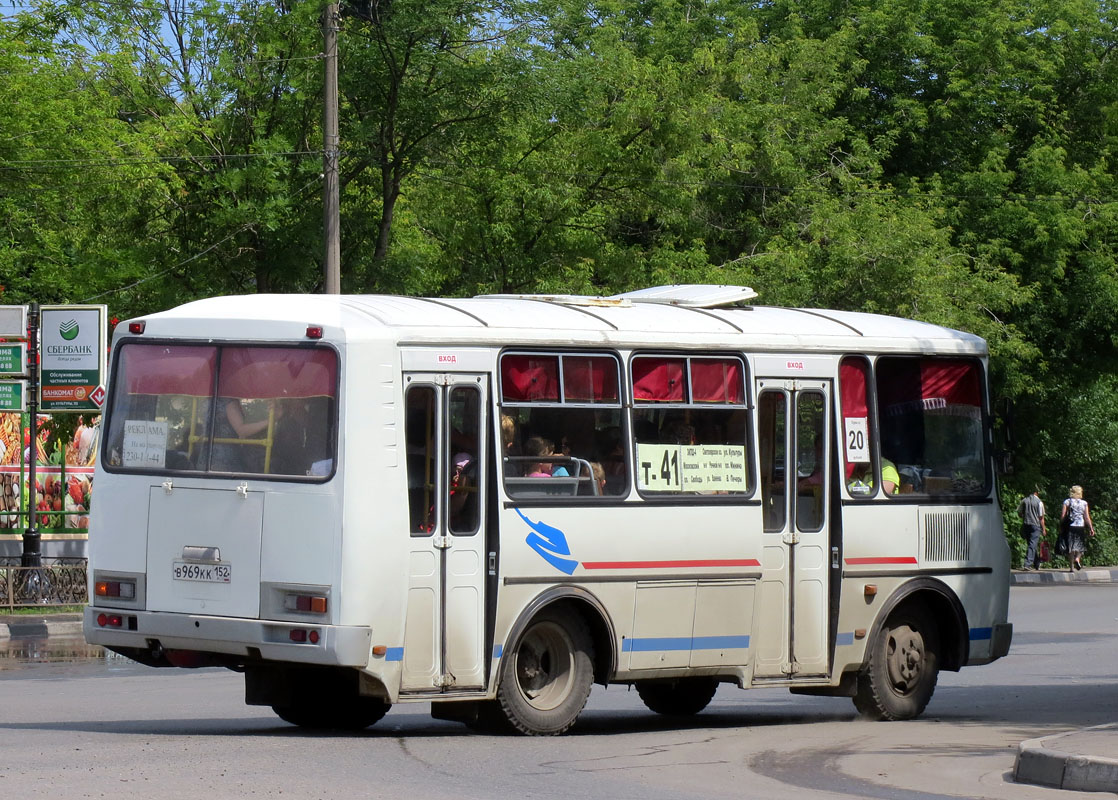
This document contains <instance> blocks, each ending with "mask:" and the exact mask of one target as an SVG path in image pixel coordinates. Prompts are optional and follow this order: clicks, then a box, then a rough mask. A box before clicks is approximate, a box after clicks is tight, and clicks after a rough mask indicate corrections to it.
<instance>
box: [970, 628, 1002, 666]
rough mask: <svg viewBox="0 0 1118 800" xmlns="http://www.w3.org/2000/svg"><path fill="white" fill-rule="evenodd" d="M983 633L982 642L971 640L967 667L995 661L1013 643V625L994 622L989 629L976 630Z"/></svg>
mask: <svg viewBox="0 0 1118 800" xmlns="http://www.w3.org/2000/svg"><path fill="white" fill-rule="evenodd" d="M976 630H980V631H982V632H983V634H984V635H983V636H982V640H981V641H975V640H973V639H972V640H971V649H970V659H968V661H967V666H972V667H973V666H978V665H980V664H989V663H990V662H991V661H997V660H998V659H999V658H1001V657H1002V656H1004V655H1006V654H1007V653H1008V652H1009V645H1010V644H1011V643H1012V642H1013V623H1012V622H996V623H994V624H993V625H991V626H990V627H989V628H980V629H976Z"/></svg>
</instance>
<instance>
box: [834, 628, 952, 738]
mask: <svg viewBox="0 0 1118 800" xmlns="http://www.w3.org/2000/svg"><path fill="white" fill-rule="evenodd" d="M870 647H871V649H870V655H869V661H868V663H867V664H866V666H865V667H863V669H862V671H861V672H860V673H859V674H858V687H857V692H856V694H855V696H854V706H855V707H856V708H857V709H858V711H859V712H861V714H862V715H863V716H865V717H869V718H871V719H879V720H902V719H913V718H914V717H918V716H919V715H920V713H921V712H922V711H923V710H924V708H925V706H927V705H928V701H929V700H931V699H932V693H933V692H934V691H935V688H936V680H937V679H938V677H939V631H938V629H937V628H936V626H935V623H934V622H933V621H932V619H931V617H930V616H929V615H928V613H927V612H926V611H924V610H922V609H918V608H901V609H898V610H897V611H894V612H893V613H892V615H890V617H889V619H888V621H887V622H886V623H885V624H884V625H883V626H882V627H881V630H880V631H878V634H877V637H876V638H875V639H874V641H873V643H872V644H871V645H870Z"/></svg>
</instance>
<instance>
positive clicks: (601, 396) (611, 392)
mask: <svg viewBox="0 0 1118 800" xmlns="http://www.w3.org/2000/svg"><path fill="white" fill-rule="evenodd" d="M563 399H564V400H565V401H566V402H568V403H618V402H620V398H619V396H618V388H617V362H616V361H615V360H614V359H612V358H609V357H608V356H563Z"/></svg>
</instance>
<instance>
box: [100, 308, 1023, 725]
mask: <svg viewBox="0 0 1118 800" xmlns="http://www.w3.org/2000/svg"><path fill="white" fill-rule="evenodd" d="M755 296H756V295H755V293H754V292H752V291H751V290H750V289H748V288H744V287H726V286H669V287H659V288H655V289H648V290H643V291H639V292H633V293H629V294H623V295H618V296H614V297H609V298H598V297H580V296H551V295H547V296H482V297H475V298H471V299H425V298H411V297H387V296H352V297H351V296H328V295H314V296H290V295H282V296H264V295H255V296H247V297H220V298H214V299H210V300H202V301H198V302H193V303H189V304H187V305H184V306H181V307H179V308H176V309H173V310H170V311H166V312H163V313H159V314H154V315H152V316H149V317H146V318H143V319H136V320H132V321H130V322H127V323H124V324H121V325H120V326H119V327H118V330H117V333H116V336H115V339H114V342H113V352H112V371H111V380H110V390H109V396H108V400H107V403H106V413H105V420H104V422H103V428H104V432H103V435H102V440H103V441H102V451H101V454H100V458H98V460H97V475H96V479H95V483H96V486H97V498H96V502H95V503H94V504H93V509H92V520H91V533H90V540H89V552H90V570H89V574H90V596H91V598H92V599H91V603H90V605H89V607H88V608H87V609H86V613H85V619H84V626H85V633H86V637H87V638H88V640H89V641H90V642H91V643H95V644H100V645H104V646H105V647H107V648H109V649H111V650H114V651H116V652H118V653H122V654H124V655H126V656H129V657H131V658H133V659H135V660H137V661H140V662H143V663H145V664H150V665H152V666H177V667H197V666H215V665H216V666H224V667H228V668H230V669H234V670H237V671H242V672H244V674H245V683H246V701H247V702H248V703H250V704H258V705H268V706H271V707H272V708H273V709H274V710H275V712H276V713H277V714H278V715H279V716H280V717H281V718H283V719H284V720H287V721H289V722H292V723H295V724H297V725H304V726H308V727H341V728H361V727H365V726H367V725H370V724H372V723H374V722H376V721H377V720H378V719H380V718H381V717H382V716H383V715H384V713H385V712H386V711H387V710H388V708H389V706H390V705H391V704H393V703H407V702H430V703H431V704H432V706H431V707H432V714H433V715H434V716H435V717H437V718H440V719H455V720H460V721H463V722H466V723H467V724H475V725H484V726H495V725H500V726H504V727H507V728H511V729H512V730H515V731H519V732H521V733H526V734H557V733H562V732H563V731H566V730H567V729H568V728H570V726H571V725H573V724H574V723H575V721H576V719H577V718H578V716H579V713H580V712H581V711H582V709H583V707H584V705H585V703H586V701H587V698H588V696H589V693H590V690H591V686H592V684H594V683H598V684H602V685H607V684H628V685H632V686H635V688H636V689H637V691H638V692H639V694H640V697H641V699H642V700H643V701H644V703H645V704H646V705H647V706H648V707H649V708H650V709H651V710H652V711H655V712H658V713H661V714H670V715H683V714H693V713H696V712H699V711H701V710H702V709H703V708H704V707H705V706H706V705H707V704H708V703H709V702H710V700H711V698H712V696H713V695H714V692H715V690H716V688H717V687H718V684H720V683H733V684H736V685H737V686H739V687H741V688H750V687H759V686H768V687H773V686H781V687H787V688H788V689H790V690H791V691H792V692H794V693H804V694H823V695H838V696H848V697H851V698H853V700H854V704H855V706H856V707H857V708H858V709H859V710H860V711H861V712H862V713H863V714H865V715H867V716H870V717H876V718H880V719H905V718H911V717H915V716H917V715H918V714H920V713H921V712H922V711H923V710H924V708H925V706H926V705H927V703H928V701H929V700H930V698H931V696H932V692H933V690H934V688H935V684H936V680H937V675H938V672H939V670H943V669H947V670H958V669H960V668H962V667H964V666H969V665H977V664H986V663H989V662H991V661H993V660H995V659H997V658H999V657H1001V656H1003V655H1005V654H1006V653H1007V652H1008V650H1009V645H1010V640H1011V637H1012V626H1011V625H1010V624H1009V623H1008V622H1007V610H1008V595H1009V553H1008V547H1007V544H1006V540H1005V536H1004V534H1003V529H1002V518H1001V514H1000V511H999V506H998V502H997V496H996V487H995V478H994V470H993V463H994V459H993V455H992V437H991V429H992V426H991V418H990V413H989V406H990V403H989V394H988V389H987V385H988V383H987V375H986V371H987V349H986V345H985V343H984V342H983V341H982V340H981V339H979V338H977V337H975V336H972V335H968V334H965V333H960V332H958V331H953V330H947V329H944V328H940V327H936V326H934V325H929V324H925V323H920V322H913V321H908V320H903V319H895V318H890V317H884V316H877V315H870V314H860V313H851V312H841V311H826V310H815V309H784V308H769V307H762V306H750V305H748V304H747V303H748V301H749V300H750V299H751V298H753V297H755Z"/></svg>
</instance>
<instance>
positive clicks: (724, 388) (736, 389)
mask: <svg viewBox="0 0 1118 800" xmlns="http://www.w3.org/2000/svg"><path fill="white" fill-rule="evenodd" d="M691 397H692V399H693V400H694V401H695V402H696V403H742V402H744V401H745V384H744V382H743V378H742V368H741V362H740V361H738V360H737V359H729V358H727V359H721V358H698V359H694V360H692V361H691Z"/></svg>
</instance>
